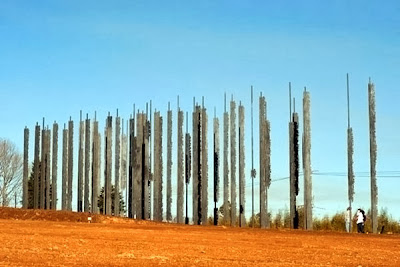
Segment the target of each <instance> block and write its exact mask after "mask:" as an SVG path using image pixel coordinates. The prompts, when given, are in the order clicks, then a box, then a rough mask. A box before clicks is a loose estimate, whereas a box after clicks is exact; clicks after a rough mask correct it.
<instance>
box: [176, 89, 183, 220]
mask: <svg viewBox="0 0 400 267" xmlns="http://www.w3.org/2000/svg"><path fill="white" fill-rule="evenodd" d="M183 119H184V116H183V111H182V110H181V109H180V107H179V96H178V123H177V128H178V129H177V185H178V196H177V202H176V203H177V207H176V208H177V209H176V211H177V223H184V220H183V216H184V215H183V200H184V191H183V190H184V178H183V175H184V168H183V166H184V165H183V129H182V128H183Z"/></svg>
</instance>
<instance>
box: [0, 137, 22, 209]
mask: <svg viewBox="0 0 400 267" xmlns="http://www.w3.org/2000/svg"><path fill="white" fill-rule="evenodd" d="M22 168H23V165H22V155H21V154H20V153H19V152H18V150H17V148H16V146H15V144H14V143H12V142H11V141H10V140H7V139H0V206H8V205H9V204H10V201H11V199H12V197H14V196H15V194H16V193H18V192H20V189H21V184H22Z"/></svg>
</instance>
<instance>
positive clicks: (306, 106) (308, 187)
mask: <svg viewBox="0 0 400 267" xmlns="http://www.w3.org/2000/svg"><path fill="white" fill-rule="evenodd" d="M303 125H304V126H303V168H304V228H305V229H307V230H312V229H313V220H312V179H311V122H310V93H309V92H307V90H306V88H304V93H303Z"/></svg>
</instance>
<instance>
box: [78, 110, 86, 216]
mask: <svg viewBox="0 0 400 267" xmlns="http://www.w3.org/2000/svg"><path fill="white" fill-rule="evenodd" d="M84 146H85V122H84V121H83V120H82V111H81V112H80V119H79V149H78V203H77V207H78V212H82V211H83V182H84V177H83V175H84V157H85V155H84V154H83V153H84Z"/></svg>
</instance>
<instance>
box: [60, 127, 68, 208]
mask: <svg viewBox="0 0 400 267" xmlns="http://www.w3.org/2000/svg"><path fill="white" fill-rule="evenodd" d="M62 142H63V148H62V181H61V183H62V184H61V190H62V192H61V194H62V199H61V209H62V210H68V129H66V127H65V123H64V129H63V139H62Z"/></svg>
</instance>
